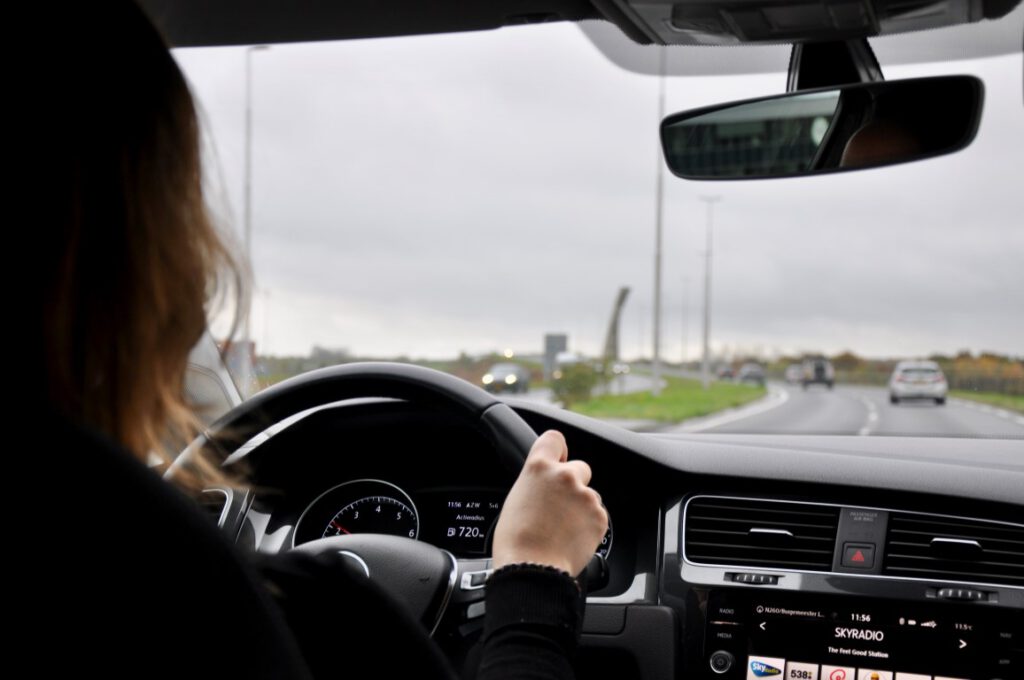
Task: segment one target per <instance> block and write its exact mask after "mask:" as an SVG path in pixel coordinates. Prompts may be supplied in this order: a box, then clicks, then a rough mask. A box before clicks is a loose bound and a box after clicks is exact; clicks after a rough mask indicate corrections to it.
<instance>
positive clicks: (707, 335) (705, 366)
mask: <svg viewBox="0 0 1024 680" xmlns="http://www.w3.org/2000/svg"><path fill="white" fill-rule="evenodd" d="M699 198H700V200H702V201H704V202H705V203H706V204H707V206H708V221H707V234H706V236H705V248H704V354H703V357H702V358H701V365H700V381H701V384H702V385H703V386H704V389H707V388H708V385H710V384H711V343H710V339H711V228H712V225H713V223H714V217H715V203H717V202H719V201H721V200H722V197H721V196H700V197H699Z"/></svg>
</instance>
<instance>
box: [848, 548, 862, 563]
mask: <svg viewBox="0 0 1024 680" xmlns="http://www.w3.org/2000/svg"><path fill="white" fill-rule="evenodd" d="M850 561H852V562H863V561H864V553H862V552H861V551H859V550H858V551H857V552H855V553H853V557H851V558H850Z"/></svg>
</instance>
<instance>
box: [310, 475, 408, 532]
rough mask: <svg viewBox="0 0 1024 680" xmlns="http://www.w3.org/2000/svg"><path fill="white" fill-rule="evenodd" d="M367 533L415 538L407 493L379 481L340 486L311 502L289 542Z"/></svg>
mask: <svg viewBox="0 0 1024 680" xmlns="http://www.w3.org/2000/svg"><path fill="white" fill-rule="evenodd" d="M368 533H372V534H390V535H392V536H404V537H405V538H413V539H415V538H418V537H419V533H420V520H419V512H418V511H417V510H416V506H415V505H414V504H413V502H412V499H411V498H409V494H407V493H405V492H404V491H402V489H400V488H398V487H397V486H395V485H394V484H391V483H389V482H384V481H381V480H379V479H360V480H356V481H354V482H345V483H344V484H339V485H338V486H335V487H332V488H330V489H328V490H327V491H325V492H324V493H322V494H320V495H319V496H318V497H317V498H316V500H314V501H313V502H312V503H310V505H309V507H308V508H306V510H305V512H303V513H302V516H301V517H299V521H298V523H297V524H296V526H295V533H294V535H293V539H292V542H293V545H299V544H301V543H308V542H309V541H315V540H317V539H318V538H327V537H330V536H344V535H346V534H368Z"/></svg>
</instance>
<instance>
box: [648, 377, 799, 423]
mask: <svg viewBox="0 0 1024 680" xmlns="http://www.w3.org/2000/svg"><path fill="white" fill-rule="evenodd" d="M787 401H789V391H788V390H786V389H785V388H783V387H774V386H772V385H769V386H768V396H767V397H765V400H764V401H761V402H758V403H756V404H754V405H753V406H740V407H739V408H736V409H732V410H729V411H726V412H725V413H722V414H720V415H717V416H710V417H707V418H701V419H699V420H697V421H695V422H692V423H690V424H686V423H683V424H682V425H679V426H677V427H674V428H671V429H670V430H662V431H663V432H701V431H703V430H709V429H711V428H713V427H720V426H721V425H726V424H728V423H734V422H736V421H737V420H743V419H744V418H749V417H750V416H756V415H757V414H758V413H764V412H765V411H771V410H772V409H773V408H778V407H779V406H782V405H783V404H785V403H786V402H787Z"/></svg>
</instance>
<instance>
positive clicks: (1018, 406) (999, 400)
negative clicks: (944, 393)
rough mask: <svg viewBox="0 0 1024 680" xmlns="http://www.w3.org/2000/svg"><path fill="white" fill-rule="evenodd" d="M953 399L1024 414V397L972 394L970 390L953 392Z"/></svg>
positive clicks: (992, 393)
mask: <svg viewBox="0 0 1024 680" xmlns="http://www.w3.org/2000/svg"><path fill="white" fill-rule="evenodd" d="M949 395H950V396H951V397H960V398H961V399H970V400H971V401H980V402H981V403H982V404H989V405H991V406H998V407H1000V408H1005V409H1007V410H1009V411H1016V412H1018V413H1024V396H1020V395H1013V394H999V393H998V392H971V391H969V390H951V391H950V393H949Z"/></svg>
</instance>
